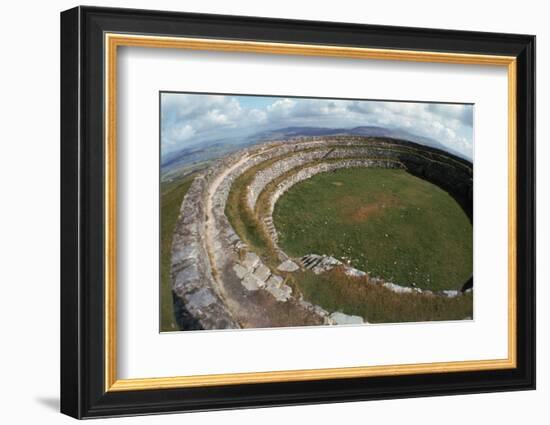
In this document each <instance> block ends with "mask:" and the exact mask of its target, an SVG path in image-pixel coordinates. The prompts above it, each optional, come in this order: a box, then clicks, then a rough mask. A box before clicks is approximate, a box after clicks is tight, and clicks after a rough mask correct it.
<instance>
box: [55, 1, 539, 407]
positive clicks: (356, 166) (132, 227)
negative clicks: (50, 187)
mask: <svg viewBox="0 0 550 425" xmlns="http://www.w3.org/2000/svg"><path fill="white" fill-rule="evenodd" d="M534 70H535V37H534V36H530V35H518V34H496V33H479V32H465V31H450V30H435V29H419V28H402V27H390V26H369V25H356V24H343V23H332V22H313V21H295V20H281V19H265V18H252V17H239V16H221V15H202V14H187V13H175V12H160V11H144V10H130V9H108V8H94V7H77V8H74V9H71V10H68V11H65V12H63V13H62V14H61V113H62V123H61V164H62V169H61V191H62V205H61V211H62V217H61V221H62V229H61V242H62V243H61V245H62V252H61V254H62V276H61V355H62V357H61V411H62V412H63V413H65V414H68V415H71V416H73V417H76V418H91V417H103V416H120V415H136V414H148V413H163V412H177V411H181V412H184V411H197V410H214V409H228V408H242V407H257V406H274V405H290V404H306V403H325V402H339V401H353V400H369V399H384V398H399V397H416V396H433V395H449V394H463V393H480V392H488V391H511V390H525V389H534V388H535V231H534V226H535V220H534V214H535V209H534V206H535V182H534V177H535V170H534V165H535V134H534V129H535V126H534V123H535V75H534V74H535V71H534Z"/></svg>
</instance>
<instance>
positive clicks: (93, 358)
mask: <svg viewBox="0 0 550 425" xmlns="http://www.w3.org/2000/svg"><path fill="white" fill-rule="evenodd" d="M106 32H116V33H139V34H153V35H166V36H178V37H181V36H185V37H197V38H216V39H232V40H257V41H265V42H275V43H308V44H318V45H331V46H347V47H350V46H351V47H369V48H382V49H400V50H422V51H433V52H449V53H474V54H485V55H506V56H514V57H516V59H517V126H516V128H517V169H516V170H517V182H516V184H517V283H518V284H517V311H516V314H517V338H516V343H517V347H516V349H517V351H516V352H517V367H516V368H513V369H503V370H484V371H470V372H451V373H429V374H424V373H423V374H415V375H402V376H383V377H369V378H346V379H326V380H312V381H299V382H298V381H297V382H271V383H260V384H246V385H225V386H208V387H193V388H171V389H156V390H141V391H117V392H110V391H105V373H104V371H105V357H104V354H105V339H104V332H105V326H104V325H105V323H104V313H105V311H104V310H105V304H104V297H105V293H104V286H103V281H104V270H105V256H104V242H105V241H104V231H103V229H104V226H105V219H104V206H105V201H104V199H105V198H104V188H105V185H104V182H105V181H104V177H105V163H104V157H105V152H104V146H103V143H102V140H103V136H104V105H105V98H104V91H103V88H104V84H105V77H104V69H103V66H104V53H105V52H104V49H105V45H104V34H105V33H106ZM61 194H62V196H61V412H62V413H65V414H67V415H70V416H73V417H75V418H92V417H106V416H121V415H137V414H152V413H164V412H184V411H201V410H217V409H232V408H243V407H260V406H281V405H297V404H313V403H328V402H344V401H354V400H375V399H388V398H404V397H419V396H436V395H451V394H467V393H483V392H494V391H512V390H529V389H534V388H535V37H534V36H531V35H518V34H499V33H480V32H468V31H451V30H434V29H420V28H406V27H390V26H373V25H357V24H348V23H332V22H313V21H297V20H285V19H265V18H255V17H241V16H221V15H204V14H191V13H176V12H162V11H146V10H132V9H111V8H96V7H76V8H74V9H70V10H67V11H65V12H62V13H61Z"/></svg>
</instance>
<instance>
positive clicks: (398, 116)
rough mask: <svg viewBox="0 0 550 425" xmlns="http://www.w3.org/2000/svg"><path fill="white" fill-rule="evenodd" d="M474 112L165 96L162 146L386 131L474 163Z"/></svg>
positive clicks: (340, 102) (417, 106) (455, 107)
mask: <svg viewBox="0 0 550 425" xmlns="http://www.w3.org/2000/svg"><path fill="white" fill-rule="evenodd" d="M472 111H473V108H472V106H471V105H454V104H434V103H415V102H384V101H346V100H330V99H300V98H276V99H274V101H273V102H272V103H270V104H267V105H265V104H264V106H261V107H253V106H247V107H243V106H241V103H240V102H239V100H238V97H236V96H214V95H196V94H163V96H162V143H163V147H166V148H167V149H169V150H171V149H173V148H175V147H176V146H181V147H183V146H185V145H186V144H190V143H197V142H200V141H203V140H209V139H222V138H224V137H228V135H235V134H238V135H245V134H253V133H255V132H259V131H263V130H268V129H277V128H283V127H290V126H315V127H331V128H350V127H355V126H381V127H386V128H390V129H398V130H405V131H407V132H409V133H413V134H415V135H417V136H421V137H428V138H430V139H433V140H435V141H437V142H439V143H441V144H442V145H444V146H446V147H448V148H450V149H452V150H455V151H458V152H461V153H462V154H464V155H466V156H468V157H470V158H471V157H472V139H473V129H472V125H473V123H472V121H473V113H472Z"/></svg>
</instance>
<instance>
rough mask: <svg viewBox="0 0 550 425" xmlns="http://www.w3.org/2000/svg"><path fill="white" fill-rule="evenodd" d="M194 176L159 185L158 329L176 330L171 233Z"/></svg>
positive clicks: (164, 330) (163, 330) (165, 330)
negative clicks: (172, 284)
mask: <svg viewBox="0 0 550 425" xmlns="http://www.w3.org/2000/svg"><path fill="white" fill-rule="evenodd" d="M193 178H194V176H186V177H185V178H183V179H181V180H179V181H174V182H170V183H164V184H162V185H161V194H160V232H161V233H160V252H161V253H160V330H161V331H162V332H168V331H175V330H178V326H177V324H176V321H175V319H174V309H173V302H172V288H171V284H170V260H171V252H172V234H173V232H174V227H175V225H176V222H177V219H178V215H179V210H180V206H181V202H182V200H183V197H184V196H185V194H186V193H187V191H188V190H189V187H190V186H191V183H192V182H193Z"/></svg>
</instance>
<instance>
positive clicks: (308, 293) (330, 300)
mask: <svg viewBox="0 0 550 425" xmlns="http://www.w3.org/2000/svg"><path fill="white" fill-rule="evenodd" d="M292 279H293V281H294V285H295V286H296V287H297V288H298V289H299V290H300V291H301V292H302V294H303V295H304V298H305V299H306V300H308V301H310V302H312V303H314V304H317V305H320V306H322V307H323V308H325V309H326V310H328V311H341V312H344V313H346V314H352V315H357V316H361V317H363V318H365V319H367V320H368V322H369V323H398V322H424V321H434V320H463V319H465V318H467V317H470V318H471V317H472V316H473V296H472V293H469V294H465V295H462V296H459V297H455V298H446V297H442V296H433V295H425V294H417V293H412V294H398V293H395V292H393V291H390V290H388V289H386V288H384V287H382V286H380V285H377V284H372V283H369V282H368V279H367V278H363V279H358V278H351V277H349V276H346V275H345V274H344V273H343V272H342V270H338V269H333V270H331V271H330V272H328V273H323V274H321V275H316V274H314V273H313V272H311V271H303V272H297V273H296V274H295V275H294V276H293V277H292Z"/></svg>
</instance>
